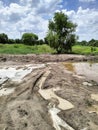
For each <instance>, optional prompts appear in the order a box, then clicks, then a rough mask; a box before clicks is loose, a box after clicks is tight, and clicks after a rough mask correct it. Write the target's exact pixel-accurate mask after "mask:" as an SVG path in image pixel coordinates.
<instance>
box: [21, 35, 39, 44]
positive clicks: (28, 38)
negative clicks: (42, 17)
mask: <svg viewBox="0 0 98 130" xmlns="http://www.w3.org/2000/svg"><path fill="white" fill-rule="evenodd" d="M37 40H38V36H37V35H36V34H34V33H24V34H23V35H22V42H23V43H24V44H26V45H35V44H36V43H37Z"/></svg>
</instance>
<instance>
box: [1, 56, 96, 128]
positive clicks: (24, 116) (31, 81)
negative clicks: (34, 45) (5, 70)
mask: <svg viewBox="0 0 98 130" xmlns="http://www.w3.org/2000/svg"><path fill="white" fill-rule="evenodd" d="M88 60H92V61H96V60H98V57H97V56H96V57H94V56H88V57H86V56H77V55H58V56H57V55H53V56H52V55H26V56H23V55H21V56H18V55H17V56H13V55H0V67H4V66H6V67H9V66H16V65H17V69H18V68H19V67H20V66H24V65H25V64H32V65H33V63H44V64H45V67H43V68H39V69H34V70H33V71H32V72H31V73H30V74H28V75H26V76H25V77H24V78H23V79H22V81H21V82H20V83H18V82H13V81H11V80H7V81H6V82H4V83H3V87H6V88H8V87H15V91H14V92H13V93H11V94H9V95H6V96H1V97H0V130H55V128H54V127H53V120H52V119H51V115H50V114H49V112H48V105H49V103H50V102H53V103H54V102H55V101H54V100H52V101H50V100H45V99H44V98H43V97H42V96H41V95H40V93H39V92H38V90H39V87H38V82H39V80H40V79H41V78H42V77H43V74H44V73H45V72H46V71H47V70H49V71H50V74H49V76H48V77H47V79H46V80H45V82H44V84H43V85H42V89H50V88H60V90H57V91H55V93H56V95H58V96H59V97H61V98H63V99H66V100H67V101H69V102H71V103H72V104H73V105H74V108H72V109H69V110H61V111H60V113H59V114H58V115H59V117H60V118H62V119H63V120H64V121H66V122H67V123H68V124H69V125H70V126H71V127H72V128H73V129H74V130H98V114H97V113H96V112H91V113H90V112H89V111H90V109H92V107H93V105H98V101H95V100H93V99H92V98H91V94H98V83H96V82H94V81H92V80H88V79H87V78H85V77H82V76H78V75H74V74H73V73H72V72H69V71H68V70H67V68H66V67H65V65H64V64H63V63H62V62H67V61H72V62H74V61H88ZM50 62H51V63H50ZM85 82H86V83H89V84H92V85H91V86H90V85H88V84H86V85H84V83H85ZM1 86H2V85H1ZM58 130H59V129H58ZM61 130H68V129H65V128H63V127H61Z"/></svg>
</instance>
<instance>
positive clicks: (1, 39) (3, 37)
mask: <svg viewBox="0 0 98 130" xmlns="http://www.w3.org/2000/svg"><path fill="white" fill-rule="evenodd" d="M7 42H8V36H7V34H5V33H1V34H0V43H4V44H5V43H7Z"/></svg>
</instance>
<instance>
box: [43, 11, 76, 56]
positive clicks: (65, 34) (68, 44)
mask: <svg viewBox="0 0 98 130" xmlns="http://www.w3.org/2000/svg"><path fill="white" fill-rule="evenodd" d="M48 28H49V30H48V33H47V36H46V38H45V40H46V41H47V42H48V44H49V45H50V46H51V47H53V48H54V49H56V51H57V53H65V52H68V51H70V52H71V50H72V45H74V43H75V41H76V36H75V34H73V32H74V31H75V28H76V24H74V23H72V22H71V21H70V20H69V18H68V16H67V15H65V14H64V13H62V12H57V13H55V14H54V17H53V20H50V21H49V25H48Z"/></svg>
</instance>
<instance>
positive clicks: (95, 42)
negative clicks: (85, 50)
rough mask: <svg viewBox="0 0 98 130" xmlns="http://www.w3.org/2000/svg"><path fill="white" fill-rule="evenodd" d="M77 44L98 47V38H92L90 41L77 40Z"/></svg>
mask: <svg viewBox="0 0 98 130" xmlns="http://www.w3.org/2000/svg"><path fill="white" fill-rule="evenodd" d="M76 44H77V45H82V46H92V47H98V40H95V39H91V40H90V41H86V40H83V41H81V42H79V41H78V42H77V43H76Z"/></svg>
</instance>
